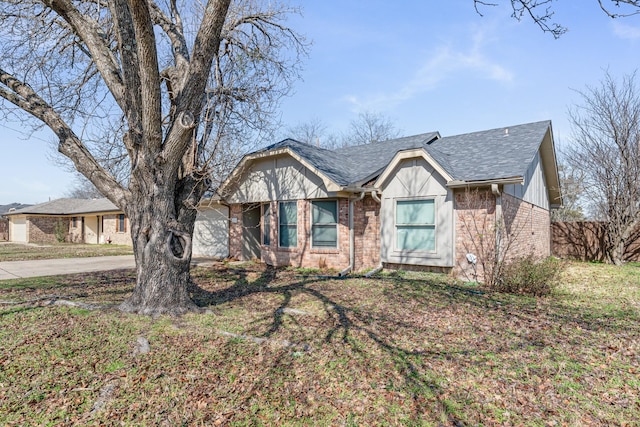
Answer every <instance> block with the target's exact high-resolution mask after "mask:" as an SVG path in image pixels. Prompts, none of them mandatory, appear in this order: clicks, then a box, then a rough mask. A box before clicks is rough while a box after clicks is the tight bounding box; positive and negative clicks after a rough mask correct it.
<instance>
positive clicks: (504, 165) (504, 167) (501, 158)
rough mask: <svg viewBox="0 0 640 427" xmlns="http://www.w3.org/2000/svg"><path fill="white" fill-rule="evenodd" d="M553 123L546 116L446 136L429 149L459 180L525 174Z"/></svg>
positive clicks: (480, 179)
mask: <svg viewBox="0 0 640 427" xmlns="http://www.w3.org/2000/svg"><path fill="white" fill-rule="evenodd" d="M550 125H551V122H550V121H548V120H547V121H542V122H535V123H527V124H522V125H516V126H508V127H503V128H496V129H490V130H485V131H480V132H473V133H467V134H463V135H455V136H447V137H444V138H440V139H438V140H436V141H434V142H432V143H431V144H429V145H428V146H427V147H426V150H427V152H429V153H430V154H431V155H432V157H433V158H434V160H436V161H437V162H438V163H440V164H441V165H442V167H443V168H444V169H445V170H446V171H447V172H448V173H449V174H450V175H451V176H452V177H453V178H454V179H457V180H461V181H483V180H489V179H500V178H511V177H516V176H524V175H525V173H526V171H527V168H528V167H529V165H530V164H531V162H532V161H533V158H534V156H535V155H536V153H537V151H538V149H539V148H540V144H541V143H542V140H543V138H544V135H545V133H546V132H547V129H548V128H549V126H550ZM506 129H508V133H506V132H505V130H506Z"/></svg>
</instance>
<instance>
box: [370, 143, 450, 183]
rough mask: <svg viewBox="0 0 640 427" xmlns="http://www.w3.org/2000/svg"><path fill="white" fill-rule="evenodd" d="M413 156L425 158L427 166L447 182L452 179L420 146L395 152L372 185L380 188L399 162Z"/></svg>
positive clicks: (413, 157)
mask: <svg viewBox="0 0 640 427" xmlns="http://www.w3.org/2000/svg"><path fill="white" fill-rule="evenodd" d="M415 158H422V159H424V160H426V162H427V163H428V164H429V166H431V167H432V168H433V169H434V170H435V171H436V172H438V173H439V174H440V176H442V177H443V178H444V179H445V180H446V181H447V182H450V181H453V178H452V177H451V176H450V175H449V174H448V173H447V172H446V171H445V170H444V169H443V168H442V166H440V164H439V163H438V162H436V161H435V160H434V159H433V157H431V156H430V155H429V153H427V152H426V151H425V150H424V149H422V148H414V149H411V150H404V151H399V152H397V153H396V155H395V156H394V157H393V159H392V160H391V161H390V162H389V164H388V165H387V167H385V168H384V171H383V172H382V173H381V174H380V176H379V177H378V179H377V180H376V182H375V184H374V185H373V187H375V188H382V186H383V184H384V183H385V182H386V181H387V180H388V179H389V178H391V176H392V174H393V172H394V170H395V169H396V167H397V166H398V165H399V164H400V162H402V161H403V160H408V159H415Z"/></svg>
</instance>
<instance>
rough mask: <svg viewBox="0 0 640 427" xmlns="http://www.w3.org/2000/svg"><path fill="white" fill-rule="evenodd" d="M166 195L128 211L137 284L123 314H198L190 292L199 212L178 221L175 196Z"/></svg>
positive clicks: (189, 214)
mask: <svg viewBox="0 0 640 427" xmlns="http://www.w3.org/2000/svg"><path fill="white" fill-rule="evenodd" d="M156 191H157V190H156ZM164 191H165V193H164V194H163V195H162V196H159V195H154V196H153V197H149V198H146V200H138V201H137V202H134V203H132V204H131V205H130V207H129V209H128V213H127V216H128V218H129V221H130V224H131V236H132V240H133V250H134V256H135V259H136V272H137V281H136V286H135V288H134V290H133V294H132V295H131V296H130V297H129V298H128V299H127V300H125V301H124V302H123V303H122V304H121V305H120V307H119V308H120V309H121V310H122V311H125V312H130V313H137V314H144V315H152V316H156V315H161V314H168V315H182V314H184V313H187V312H189V311H197V310H198V307H197V305H196V304H195V303H194V302H193V301H192V300H191V298H190V296H189V292H188V285H189V283H190V279H191V276H190V263H191V247H192V246H191V235H192V233H193V227H194V220H195V215H196V212H195V210H190V212H187V213H186V214H184V215H182V216H181V218H180V221H178V220H177V215H176V212H175V208H174V203H173V194H172V192H169V191H168V190H164Z"/></svg>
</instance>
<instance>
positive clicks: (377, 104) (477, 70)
mask: <svg viewBox="0 0 640 427" xmlns="http://www.w3.org/2000/svg"><path fill="white" fill-rule="evenodd" d="M470 42H471V47H470V48H469V49H468V50H466V51H461V50H456V49H455V48H454V47H452V46H451V45H450V44H448V45H445V46H441V47H439V48H438V49H437V50H436V52H435V53H434V54H433V55H431V56H430V57H429V58H428V59H427V60H426V61H425V62H424V64H423V65H422V66H421V67H420V68H419V69H418V70H417V71H416V72H415V73H414V74H413V77H412V78H410V79H409V80H408V81H407V82H406V83H405V84H404V85H402V86H400V87H396V88H390V90H389V91H388V92H383V93H378V94H376V95H374V96H369V97H359V96H356V95H348V96H345V98H344V99H345V100H346V101H347V102H349V103H351V104H352V105H353V106H354V109H355V110H356V111H361V110H363V109H370V110H381V109H382V107H384V106H386V107H389V106H390V105H397V104H399V103H401V102H403V101H406V100H408V99H411V98H413V97H415V96H418V95H420V94H422V93H424V92H428V91H430V90H433V89H435V88H436V87H438V86H439V85H440V84H441V83H442V82H443V81H445V80H447V79H449V78H451V77H452V76H454V75H455V74H458V75H459V74H462V73H464V74H473V76H474V77H475V78H483V79H489V80H494V81H498V82H502V83H505V84H509V83H511V82H512V81H513V78H514V77H513V73H512V72H511V71H510V70H509V69H507V68H506V67H504V66H502V65H501V64H499V63H498V62H496V61H494V60H492V59H491V58H490V57H489V56H487V55H486V54H485V53H484V47H485V45H486V37H485V33H484V32H483V31H476V32H475V33H474V34H473V35H472V38H471V40H470Z"/></svg>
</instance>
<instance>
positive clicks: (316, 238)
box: [311, 225, 338, 248]
mask: <svg viewBox="0 0 640 427" xmlns="http://www.w3.org/2000/svg"><path fill="white" fill-rule="evenodd" d="M311 235H312V239H313V246H314V247H330V248H335V247H337V246H338V231H337V227H336V226H335V225H314V226H313V228H312V229H311Z"/></svg>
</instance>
